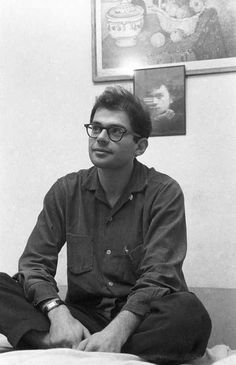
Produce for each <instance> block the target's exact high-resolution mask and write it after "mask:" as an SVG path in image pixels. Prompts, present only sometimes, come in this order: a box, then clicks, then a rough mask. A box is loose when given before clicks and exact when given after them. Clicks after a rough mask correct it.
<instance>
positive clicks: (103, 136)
mask: <svg viewBox="0 0 236 365" xmlns="http://www.w3.org/2000/svg"><path fill="white" fill-rule="evenodd" d="M109 140H110V138H109V136H108V133H107V130H106V129H102V130H101V132H100V133H99V135H98V136H97V141H98V142H103V141H105V142H109Z"/></svg>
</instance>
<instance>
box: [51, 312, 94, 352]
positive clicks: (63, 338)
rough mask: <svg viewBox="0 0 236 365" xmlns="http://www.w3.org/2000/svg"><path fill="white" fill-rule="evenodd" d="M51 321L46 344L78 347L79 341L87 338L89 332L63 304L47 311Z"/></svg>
mask: <svg viewBox="0 0 236 365" xmlns="http://www.w3.org/2000/svg"><path fill="white" fill-rule="evenodd" d="M48 318H49V320H50V322H51V326H50V330H49V334H48V345H49V347H68V348H73V349H75V348H78V346H79V344H80V342H81V341H83V340H84V339H87V338H88V337H89V336H90V333H89V331H88V329H87V328H86V327H84V326H83V325H82V323H80V322H79V321H78V320H77V319H75V318H74V317H73V316H72V315H71V313H70V311H69V309H68V308H67V307H66V306H65V305H60V306H59V307H57V308H55V309H53V310H51V311H50V312H49V313H48Z"/></svg>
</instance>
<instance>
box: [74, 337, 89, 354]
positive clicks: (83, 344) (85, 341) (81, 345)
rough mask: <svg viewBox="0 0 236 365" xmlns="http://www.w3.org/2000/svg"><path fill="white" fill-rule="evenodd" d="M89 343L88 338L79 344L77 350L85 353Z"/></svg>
mask: <svg viewBox="0 0 236 365" xmlns="http://www.w3.org/2000/svg"><path fill="white" fill-rule="evenodd" d="M87 342H88V339H87V338H86V339H85V340H83V341H81V342H80V343H79V346H77V347H76V349H77V350H80V351H84V350H85V348H86V345H87Z"/></svg>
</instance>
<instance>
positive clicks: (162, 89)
mask: <svg viewBox="0 0 236 365" xmlns="http://www.w3.org/2000/svg"><path fill="white" fill-rule="evenodd" d="M171 91H172V92H171ZM144 102H145V103H146V104H147V106H148V107H149V108H150V113H151V119H152V136H156V135H176V134H184V133H185V113H184V98H183V97H179V96H176V95H175V94H174V92H173V89H172V88H171V85H168V84H165V83H163V82H162V81H159V82H158V81H157V82H156V85H155V86H154V87H152V88H151V90H150V91H149V93H148V96H146V97H144Z"/></svg>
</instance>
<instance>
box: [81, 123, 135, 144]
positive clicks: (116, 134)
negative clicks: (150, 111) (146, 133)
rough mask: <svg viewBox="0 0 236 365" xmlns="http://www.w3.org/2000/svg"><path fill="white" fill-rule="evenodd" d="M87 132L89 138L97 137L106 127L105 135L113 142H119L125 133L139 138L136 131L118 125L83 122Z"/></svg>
mask: <svg viewBox="0 0 236 365" xmlns="http://www.w3.org/2000/svg"><path fill="white" fill-rule="evenodd" d="M84 126H85V128H86V131H87V134H88V136H89V137H91V138H97V137H98V136H99V134H100V133H101V132H102V131H103V129H106V131H107V135H108V137H109V138H110V140H111V141H113V142H119V141H120V140H121V139H122V138H123V137H124V135H125V134H131V135H133V136H136V137H139V138H141V136H140V135H139V134H137V133H133V132H130V131H128V130H127V129H126V128H125V127H120V126H115V125H113V126H110V127H103V126H102V125H100V124H84Z"/></svg>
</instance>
